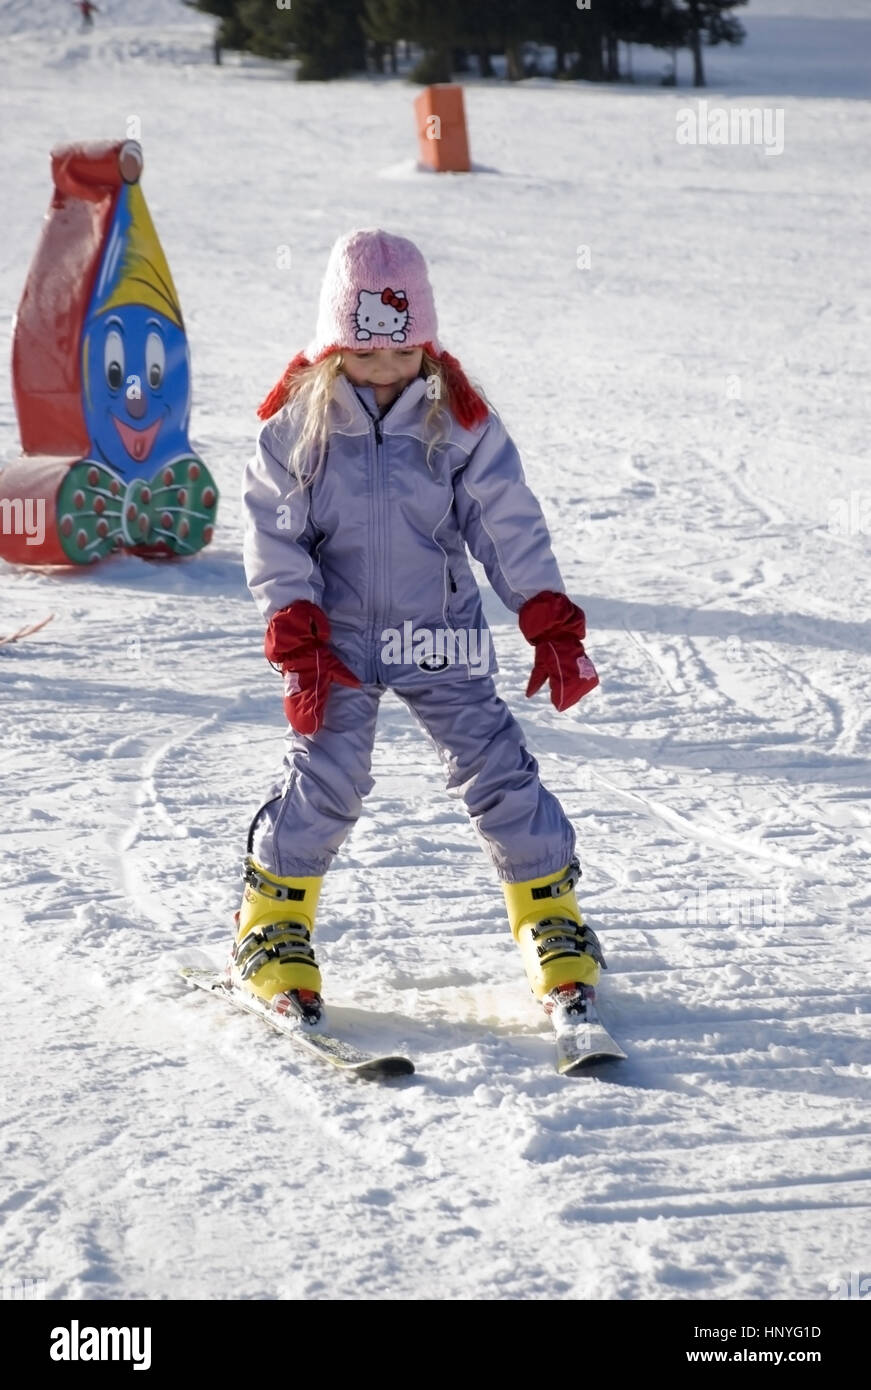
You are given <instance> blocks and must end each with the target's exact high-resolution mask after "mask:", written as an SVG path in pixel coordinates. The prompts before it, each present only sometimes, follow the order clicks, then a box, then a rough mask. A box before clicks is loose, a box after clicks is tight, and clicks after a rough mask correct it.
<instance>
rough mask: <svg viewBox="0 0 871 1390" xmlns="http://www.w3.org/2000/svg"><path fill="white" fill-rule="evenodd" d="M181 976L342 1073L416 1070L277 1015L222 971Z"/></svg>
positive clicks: (189, 969) (403, 1060)
mask: <svg viewBox="0 0 871 1390" xmlns="http://www.w3.org/2000/svg"><path fill="white" fill-rule="evenodd" d="M181 973H182V975H183V977H184V978H185V979H186V980H187V981H188V984H191V985H195V986H196V987H197V989H202V990H205V992H206V993H207V994H213V995H216V996H217V997H218V998H219V999H226V1001H227V1003H228V1004H232V1005H233V1007H234V1008H236V1009H242V1010H243V1011H244V1012H245V1013H249V1014H255V1015H256V1016H257V1017H258V1018H261V1019H262V1020H263V1022H264V1023H268V1024H269V1026H270V1027H271V1028H274V1029H275V1030H276V1032H278V1033H281V1034H282V1036H283V1037H285V1038H287V1040H288V1042H291V1043H292V1044H293V1045H294V1047H297V1048H299V1049H300V1051H302V1052H305V1053H306V1054H307V1055H308V1056H310V1057H317V1058H319V1059H320V1060H321V1061H322V1062H329V1064H330V1066H333V1067H336V1068H337V1069H338V1070H339V1071H344V1072H351V1073H353V1074H354V1075H357V1076H370V1077H376V1078H379V1079H383V1078H384V1077H389V1076H410V1075H411V1073H412V1072H413V1071H414V1063H413V1062H412V1061H411V1059H410V1058H409V1057H402V1056H395V1055H392V1054H390V1055H388V1054H381V1053H369V1052H362V1051H361V1050H360V1048H358V1047H355V1046H354V1044H353V1043H349V1042H346V1041H345V1039H344V1038H339V1037H336V1035H335V1034H334V1033H330V1032H329V1031H326V1030H324V1031H321V1030H320V1029H318V1030H315V1029H310V1028H307V1026H306V1025H305V1024H304V1023H301V1022H300V1021H299V1020H297V1019H293V1018H290V1017H288V1015H286V1014H279V1013H275V1012H274V1010H272V1009H270V1008H269V1006H268V1005H267V1004H266V1003H265V1002H264V1001H263V1000H262V999H258V998H257V996H256V995H254V994H249V993H248V992H247V991H243V990H239V989H234V988H233V986H232V985H228V984H227V982H226V980H225V979H224V976H223V974H222V972H221V971H218V970H200V969H198V968H196V967H195V966H186V967H184V968H183V969H182V972H181Z"/></svg>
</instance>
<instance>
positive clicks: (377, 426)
mask: <svg viewBox="0 0 871 1390" xmlns="http://www.w3.org/2000/svg"><path fill="white" fill-rule="evenodd" d="M375 439H376V441H377V442H378V443H379V444H381V443H382V442H383V441H382V439H381V421H380V420H376V421H375Z"/></svg>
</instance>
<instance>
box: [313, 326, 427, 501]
mask: <svg viewBox="0 0 871 1390" xmlns="http://www.w3.org/2000/svg"><path fill="white" fill-rule="evenodd" d="M341 371H342V354H341V352H332V353H330V355H329V356H328V357H324V358H322V360H321V361H320V362H314V363H313V364H312V365H311V366H308V367H303V368H301V369H300V370H299V371H297V372H296V373H295V374H294V378H293V384H292V387H291V393H290V396H289V398H288V402H287V410H288V413H289V415H290V419H291V420H292V421H293V422H294V423H297V422H301V426H302V427H301V428H300V430H299V432H298V434H297V437H296V439H295V441H294V443H293V447H292V448H291V451H290V457H289V458H288V461H287V467H288V472H290V473H292V474H293V475H294V477H295V478H296V480H297V483H298V484H299V488H300V491H301V492H302V491H304V489H305V488H306V487H310V486H311V484H312V483H313V482H314V480H315V478H316V477H317V475H318V473H319V472H320V470H321V468H322V467H323V465H324V462H325V460H326V456H327V447H328V444H329V437H330V431H329V421H328V410H329V405H330V402H331V400H332V399H333V392H334V390H335V385H336V378H337V377H338V376H339V375H340V373H341ZM418 375H419V376H423V377H425V378H426V380H427V384H428V385H429V384H430V383H431V382H433V381H435V383H436V385H435V390H434V391H433V396H432V404H431V406H430V408H429V410H428V411H427V413H426V416H425V418H424V422H423V423H424V431H425V434H426V436H427V442H426V462H427V465H429V464H430V462H431V459H432V455H433V453H434V451H435V450H436V449H437V448H438V447H439V446H440V445H441V444H443V443H444V442H445V441H446V439H447V438H448V436H449V434H450V418H451V417H450V412H449V409H448V401H449V384H448V378H447V375H446V373H445V370H444V367H443V366H442V363H441V362H440V361H439V360H438V359H437V358H435V357H432V356H431V355H430V354H429V353H428V352H427V350H426V348H424V349H423V354H422V357H421V364H420V371H419V373H418ZM350 422H351V416H350V415H349V416H348V419H347V421H346V422H345V423H347V424H350Z"/></svg>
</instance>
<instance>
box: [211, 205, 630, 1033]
mask: <svg viewBox="0 0 871 1390" xmlns="http://www.w3.org/2000/svg"><path fill="white" fill-rule="evenodd" d="M258 413H259V415H260V416H261V418H262V419H263V420H265V421H266V422H267V423H266V424H265V425H264V426H263V428H262V429H261V431H260V434H259V438H258V444H257V452H256V457H255V458H253V459H252V460H251V462H250V463H249V465H248V467H247V469H246V471H245V476H244V482H243V507H244V512H245V519H246V534H245V543H244V560H245V572H246V577H247V581H248V587H249V589H250V590H251V593H252V595H253V597H254V599H255V601H256V602H257V604H258V607H259V609H260V611H261V613H262V615H263V618H264V620H265V621H266V623H267V630H266V636H265V639H264V650H265V653H266V656H267V658H268V660H269V661H270V662H272V663H273V664H274V665H275V666H276V668H280V669H281V671H282V672H283V675H284V708H285V713H286V715H287V718H288V720H289V722H290V725H291V728H290V730H289V731H288V735H287V740H288V741H287V752H286V757H285V766H284V773H283V776H282V777H281V778H280V779H279V780H278V781H277V782H276V784H275V785H274V787H273V788H272V791H271V794H270V797H269V799H268V800H267V801H266V802H265V803H264V804H263V805H262V806H261V807H260V808H259V810H258V811H257V813H256V814H255V816H254V819H253V821H252V823H251V828H250V830H249V833H248V857H247V859H246V860H245V881H246V887H245V891H244V897H243V901H242V906H241V909H240V912H239V914H238V916H237V923H238V930H237V933H236V939H235V942H234V946H233V951H232V955H231V961H230V963H229V965H228V967H227V980H228V983H230V984H232V985H234V986H236V987H238V988H242V989H246V990H249V991H251V992H252V993H253V994H254V995H256V996H257V997H258V998H260V999H261V1000H265V1001H266V1002H267V1003H268V1004H269V1005H270V1007H271V1008H273V1009H275V1010H277V1011H278V1012H279V1013H291V1014H292V1015H293V1014H295V1015H296V1016H297V1017H298V1018H299V1019H301V1020H303V1021H304V1022H305V1023H312V1024H316V1023H317V1022H318V1021H319V1020H320V1018H321V1015H322V1000H321V976H320V972H319V970H318V967H317V964H316V962H315V957H314V953H313V951H312V946H311V935H312V930H313V927H314V921H315V911H316V908H317V901H318V895H319V893H320V888H321V883H322V879H323V875H324V873H325V872H326V870H327V868H328V867H329V865H330V863H331V861H332V859H333V857H334V855H335V854H336V852H337V850H338V849H339V846H340V845H341V844H342V842H343V841H344V839H345V837H346V836H347V835H348V833H349V832H350V830H351V828H352V827H353V825H354V823H355V821H356V820H357V817H358V815H359V814H360V811H361V807H362V800H363V797H364V796H365V795H366V794H367V792H368V791H369V790H370V788H371V786H372V780H371V778H370V776H369V767H370V757H371V753H372V746H373V742H374V737H375V724H376V717H377V713H378V705H379V701H380V698H381V696H382V695H383V694H384V692H385V690H387V689H390V690H393V691H395V692H396V694H397V695H398V696H399V697H400V698H401V699H402V700H403V701H404V703H405V704H407V705H408V707H409V708H410V709H411V711H412V712H413V713H414V714H415V715H416V717H417V718H418V719H419V720H420V722H421V724H422V725H423V726H424V728H425V729H426V730H427V732H428V733H429V734H430V736H431V737H432V739H433V740H434V742H435V743H436V745H437V747H438V749H439V752H440V756H441V758H442V761H443V763H444V766H445V768H446V771H447V776H448V786H449V788H451V789H453V790H458V791H460V792H461V793H462V796H463V798H464V800H465V803H466V808H467V810H468V812H469V815H470V817H471V818H472V820H473V822H474V824H475V827H476V829H477V831H478V833H479V835H480V836H481V838H482V840H483V843H484V847H485V849H486V850H487V852H488V854H489V856H490V859H491V862H492V864H493V866H494V868H495V870H496V873H497V875H498V877H499V879H500V880H501V881H502V886H503V889H504V894H505V901H506V905H507V910H508V918H509V922H510V925H511V929H512V931H513V934H514V937H515V940H516V941H517V943H518V945H519V947H520V950H521V953H522V958H523V962H524V965H525V968H526V971H527V975H528V979H529V982H530V985H531V987H532V990H533V993H534V994H535V996H536V997H537V998H538V999H540V1000H541V1001H542V1003H543V1004H544V1007H545V1010H546V1012H547V1013H548V1014H549V1015H550V1016H551V1017H552V1019H554V1020H555V1018H556V1017H563V1016H565V1017H566V1018H568V1019H569V1021H570V1022H575V1023H583V1022H584V1021H589V1020H595V1017H596V1015H595V1006H594V1002H593V1001H594V999H595V990H594V986H595V984H596V983H597V981H598V977H599V967H600V964H601V965H604V961H603V960H602V955H601V951H600V948H599V944H598V942H597V940H596V937H595V935H594V934H593V932H592V931H590V929H589V928H588V927H586V926H585V925H584V922H583V920H582V917H581V913H580V910H579V908H578V903H577V899H576V897H575V891H574V886H575V883H576V882H577V880H578V877H579V874H580V869H579V866H578V863H577V860H576V859H575V858H574V850H575V835H574V832H573V829H572V827H571V825H570V823H569V821H568V819H567V818H566V815H565V812H564V811H563V809H562V807H561V805H560V804H559V802H558V801H557V799H556V798H555V797H554V796H553V795H552V794H551V793H550V792H549V791H547V790H546V789H545V788H544V787H543V786H542V784H541V781H540V780H539V774H538V764H537V763H536V761H535V759H534V758H533V757H532V755H531V754H530V753H529V751H528V750H527V748H526V745H525V741H524V736H523V732H522V730H521V728H520V726H519V724H518V723H517V721H516V720H515V719H514V717H513V715H512V714H511V712H510V710H509V709H508V707H507V705H505V704H504V703H503V701H502V700H501V699H500V698H499V696H498V695H497V693H496V688H495V685H494V682H493V678H492V673H493V671H495V670H497V669H498V668H497V666H496V662H495V660H494V659H493V657H492V655H491V653H490V641H489V638H490V633H489V629H488V627H487V623H486V621H485V619H484V616H483V612H482V605H481V595H480V591H479V589H478V586H477V583H476V581H475V578H474V575H473V573H472V569H471V567H470V564H469V559H468V556H467V549H466V548H467V546H468V549H469V551H471V553H472V555H473V556H474V557H475V558H476V559H478V560H480V561H481V562H482V563H483V565H484V568H485V570H486V572H487V575H488V578H489V580H490V583H491V584H492V586H493V588H494V589H495V590H496V592H497V593H498V594H499V596H500V598H501V599H502V600H503V602H504V603H505V604H506V606H507V607H508V608H509V609H510V610H511V611H512V612H514V613H516V614H517V615H518V620H519V625H520V630H521V632H522V633H523V635H524V637H525V638H526V639H527V641H528V642H530V643H531V644H532V646H533V647H534V649H535V659H534V666H533V671H532V676H531V678H530V681H529V684H528V687H527V690H526V694H527V695H528V696H531V695H534V694H535V692H536V691H538V690H539V689H540V688H541V687H542V686H543V685H544V683H545V681H549V682H550V697H551V700H552V702H553V704H554V706H555V707H556V708H557V709H558V710H565V709H568V708H569V706H571V705H574V704H575V703H576V702H577V701H578V700H580V699H581V698H582V696H584V695H586V694H588V693H589V691H591V690H592V689H594V687H595V686H596V685H598V683H599V678H598V676H597V674H596V671H595V669H594V667H593V664H592V662H591V661H590V659H589V657H587V655H586V654H585V652H584V647H583V640H582V639H583V638H584V636H585V621H584V614H583V612H582V611H581V609H580V608H578V607H576V605H575V604H574V603H573V602H572V601H571V599H570V598H569V597H568V596H567V594H566V593H565V591H564V586H563V582H562V579H561V576H560V571H559V569H558V567H557V562H556V560H555V559H554V556H553V553H552V551H551V547H550V537H549V534H548V530H547V526H546V524H545V520H544V517H543V515H542V512H541V508H540V506H539V504H538V502H537V500H536V498H535V497H534V495H533V494H532V492H531V491H530V490H529V488H528V486H527V485H526V482H525V479H524V473H523V468H522V465H521V461H520V457H519V455H518V452H517V449H516V447H515V445H514V443H513V441H512V439H511V438H510V436H509V434H508V433H507V431H506V429H505V426H504V425H503V423H502V421H501V419H500V418H499V416H498V415H497V414H496V413H495V411H494V410H492V409H490V408H489V407H488V405H487V403H486V402H485V400H484V399H483V398H482V396H481V395H480V394H479V393H478V392H477V391H476V390H475V389H474V388H473V386H472V385H471V384H470V382H469V380H468V379H467V377H466V375H465V373H464V372H463V369H462V367H461V366H460V363H459V362H458V361H457V359H456V358H455V357H452V356H451V355H450V353H448V352H446V351H443V350H442V349H441V347H440V346H439V343H438V339H437V322H436V313H435V307H434V304H433V298H432V290H431V288H430V283H429V278H428V274H427V268H426V264H425V261H424V259H423V256H422V255H421V253H420V251H419V250H418V249H417V247H416V246H414V245H413V243H412V242H410V241H408V240H406V239H405V238H404V237H399V236H394V235H391V234H389V233H387V232H384V231H380V230H372V229H367V230H359V231H355V232H351V233H350V234H348V235H347V236H345V237H341V238H340V239H339V240H338V241H337V242H336V244H335V245H334V247H333V249H332V252H331V255H330V259H329V263H328V265H327V271H326V276H325V279H324V282H323V285H322V288H321V298H320V313H319V318H318V325H317V332H316V335H315V338H314V340H313V341H312V342H311V344H310V345H309V347H308V348H307V349H306V352H305V353H299V354H298V355H297V356H296V357H295V358H294V359H293V360H292V361H291V362H290V364H289V365H288V367H287V369H286V371H285V373H284V375H283V377H282V378H281V380H280V381H279V382H278V384H277V385H276V386H275V388H274V389H273V390H272V391H271V392H270V394H269V395H268V396H267V398H266V400H265V401H264V402H263V403H262V405H261V406H260V409H259V411H258ZM450 644H452V650H451V652H450V654H448V650H447V649H448V646H449V645H450ZM385 848H387V847H386V846H385ZM449 877H450V870H449V867H448V865H447V864H446V865H445V870H444V880H445V881H449ZM442 887H443V881H442V877H441V875H440V876H439V879H438V880H437V881H434V883H433V903H434V904H435V903H438V902H440V892H441V888H442ZM439 910H440V911H441V910H443V908H440V909H439ZM387 921H388V922H389V913H388V914H387ZM388 929H389V927H388Z"/></svg>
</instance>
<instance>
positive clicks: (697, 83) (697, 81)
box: [690, 0, 705, 87]
mask: <svg viewBox="0 0 871 1390" xmlns="http://www.w3.org/2000/svg"><path fill="white" fill-rule="evenodd" d="M690 48H691V49H692V54H693V86H694V87H704V86H705V66H704V63H703V62H702V30H701V24H700V22H699V11H698V6H697V5H696V4H695V3H694V0H690Z"/></svg>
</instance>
